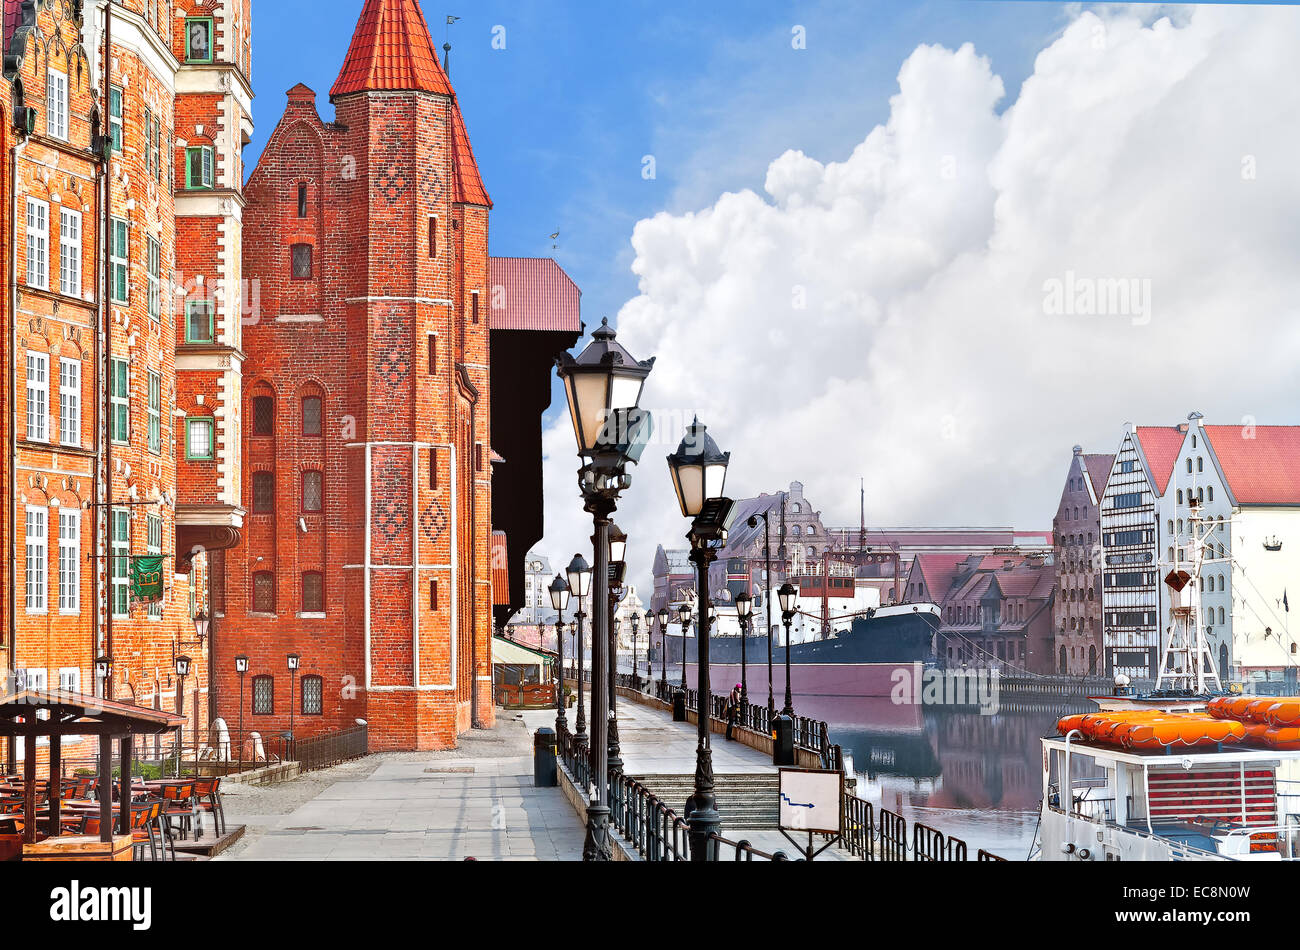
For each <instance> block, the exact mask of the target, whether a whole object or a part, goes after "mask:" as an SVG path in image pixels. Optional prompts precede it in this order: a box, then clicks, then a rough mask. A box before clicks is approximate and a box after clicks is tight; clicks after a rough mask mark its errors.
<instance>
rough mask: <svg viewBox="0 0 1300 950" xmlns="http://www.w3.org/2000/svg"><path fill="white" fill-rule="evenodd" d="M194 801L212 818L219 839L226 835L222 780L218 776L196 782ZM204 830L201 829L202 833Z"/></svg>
mask: <svg viewBox="0 0 1300 950" xmlns="http://www.w3.org/2000/svg"><path fill="white" fill-rule="evenodd" d="M194 801H195V803H196V804H197V805H198V807H199V808H201V809H202V810H203V811H205V812H207V813H208V814H210V815H211V816H212V826H213V827H214V828H215V829H216V834H217V837H218V838H220V837H221V836H222V835H223V834H225V833H226V809H225V807H224V806H223V805H222V803H221V779H220V778H218V777H217V776H215V775H214V776H212V777H211V778H200V779H195V780H194ZM201 830H202V828H201V827H200V831H201Z"/></svg>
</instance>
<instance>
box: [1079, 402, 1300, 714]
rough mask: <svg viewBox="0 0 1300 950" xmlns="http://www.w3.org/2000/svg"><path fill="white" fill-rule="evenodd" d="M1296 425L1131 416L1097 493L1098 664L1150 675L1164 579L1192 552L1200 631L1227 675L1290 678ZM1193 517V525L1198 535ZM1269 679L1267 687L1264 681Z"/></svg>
mask: <svg viewBox="0 0 1300 950" xmlns="http://www.w3.org/2000/svg"><path fill="white" fill-rule="evenodd" d="M1297 470H1300V427H1298V426H1268V425H1255V424H1253V423H1250V424H1244V425H1206V424H1205V423H1204V420H1203V417H1202V416H1201V414H1200V413H1199V412H1192V413H1189V415H1188V417H1187V422H1185V423H1180V424H1178V425H1174V426H1146V427H1136V428H1135V427H1132V426H1130V427H1128V428H1127V431H1126V432H1125V434H1124V438H1123V440H1122V441H1121V443H1120V449H1119V453H1118V455H1117V456H1116V459H1115V463H1114V465H1113V467H1112V470H1111V475H1110V481H1109V482H1108V483H1107V488H1106V493H1105V498H1104V501H1103V506H1102V512H1101V520H1102V544H1103V554H1104V558H1105V568H1104V572H1103V574H1104V581H1103V595H1102V597H1103V614H1102V620H1103V627H1102V629H1103V637H1104V644H1105V657H1106V663H1107V669H1106V672H1107V673H1108V674H1109V673H1124V674H1127V675H1128V676H1130V677H1132V678H1135V679H1154V678H1155V676H1156V674H1157V672H1158V668H1159V663H1160V660H1161V656H1162V653H1163V648H1164V646H1165V645H1166V644H1167V642H1168V637H1169V631H1170V628H1171V626H1172V624H1173V614H1172V611H1173V607H1174V603H1173V598H1172V596H1171V593H1170V589H1169V587H1168V586H1167V585H1166V584H1165V583H1164V578H1165V577H1166V576H1167V575H1168V574H1169V572H1171V571H1173V570H1177V569H1182V568H1184V567H1186V566H1188V563H1189V562H1191V561H1193V560H1194V558H1193V555H1194V553H1195V547H1194V545H1195V544H1197V543H1200V544H1202V545H1203V562H1202V567H1201V575H1200V577H1199V579H1198V580H1197V582H1196V583H1197V587H1198V592H1199V595H1200V609H1201V612H1200V614H1199V615H1198V617H1197V626H1198V627H1199V629H1200V630H1201V631H1202V632H1203V633H1204V634H1205V636H1206V639H1207V642H1208V644H1209V647H1210V652H1211V654H1212V655H1213V656H1214V657H1215V661H1216V665H1217V672H1218V673H1219V675H1220V676H1221V677H1222V678H1223V679H1224V680H1225V681H1227V680H1238V681H1245V682H1267V681H1270V680H1272V681H1275V682H1276V683H1277V684H1278V686H1277V687H1276V688H1280V689H1283V690H1284V691H1285V690H1287V689H1293V688H1294V684H1295V679H1296V671H1297V669H1298V668H1300V646H1298V645H1297V642H1296V640H1297V638H1296V636H1295V635H1294V634H1292V633H1291V632H1290V629H1289V628H1290V624H1289V607H1290V595H1289V590H1288V585H1289V584H1290V583H1292V582H1293V579H1294V578H1295V576H1296V574H1297V571H1300V514H1298V512H1300V482H1298V481H1297V478H1296V475H1295V473H1296V471H1297ZM1196 522H1199V533H1196V534H1194V529H1197V524H1196ZM1268 688H1273V687H1268Z"/></svg>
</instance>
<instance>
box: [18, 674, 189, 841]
mask: <svg viewBox="0 0 1300 950" xmlns="http://www.w3.org/2000/svg"><path fill="white" fill-rule="evenodd" d="M184 724H185V719H184V718H183V717H182V716H177V715H175V714H173V713H168V712H163V711H162V710H160V709H145V708H143V707H141V706H134V705H132V704H130V703H118V702H113V701H112V700H108V699H100V698H98V697H96V696H84V695H82V694H80V693H68V692H63V691H61V690H26V691H24V692H21V693H16V694H14V695H12V696H5V697H3V698H0V736H4V737H7V738H10V739H16V738H22V739H24V740H25V741H24V743H23V796H24V801H23V818H24V822H23V839H24V841H25V843H27V844H35V843H36V831H37V822H36V740H37V739H39V738H42V737H44V738H48V739H49V740H50V785H49V807H50V815H49V824H48V826H47V828H48V834H49V836H50V837H52V838H53V837H58V836H59V835H60V833H61V831H62V824H61V819H62V815H61V814H60V812H61V804H62V797H63V790H62V785H61V777H62V771H63V765H62V740H63V737H64V736H99V804H100V812H99V815H100V820H99V837H100V841H102V842H104V843H109V842H111V841H112V840H113V796H112V794H111V790H112V787H113V740H114V739H119V740H121V754H120V759H119V764H120V771H119V778H118V781H119V782H120V783H121V785H120V789H119V791H118V805H119V811H118V831H117V833H118V834H120V835H129V834H131V762H132V756H131V749H132V743H133V740H134V738H135V737H136V736H161V735H164V734H166V733H168V732H175V731H176V730H177V729H179V728H180V727H181V726H183V725H184Z"/></svg>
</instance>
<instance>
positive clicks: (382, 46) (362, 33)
mask: <svg viewBox="0 0 1300 950" xmlns="http://www.w3.org/2000/svg"><path fill="white" fill-rule="evenodd" d="M380 90H416V91H420V92H438V93H442V94H443V95H448V96H449V95H451V84H450V83H449V82H448V81H447V74H446V73H444V72H443V71H442V66H441V65H439V63H438V54H437V52H436V51H435V50H434V48H433V40H432V39H430V37H429V26H428V24H427V23H425V21H424V14H423V13H421V12H420V4H419V2H418V0H366V5H365V7H364V8H363V9H362V10H361V18H360V19H359V20H358V21H357V29H356V32H355V33H354V34H353V36H352V45H351V47H349V48H348V55H347V58H345V59H344V60H343V69H342V70H340V71H339V78H338V79H337V80H335V82H334V88H332V89H331V90H330V99H331V100H333V99H337V98H338V97H339V96H347V95H352V94H353V93H358V92H374V91H380Z"/></svg>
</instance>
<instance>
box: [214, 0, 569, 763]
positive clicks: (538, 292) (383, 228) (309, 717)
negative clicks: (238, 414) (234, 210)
mask: <svg viewBox="0 0 1300 950" xmlns="http://www.w3.org/2000/svg"><path fill="white" fill-rule="evenodd" d="M330 101H331V102H332V103H333V105H334V108H335V120H334V121H332V122H327V121H325V120H323V119H322V118H321V116H320V114H319V112H318V110H317V104H316V94H315V93H314V92H313V91H312V90H311V89H309V88H307V87H306V86H304V85H301V84H300V85H297V86H295V87H294V88H293V89H291V90H289V93H288V105H287V108H286V110H285V113H284V115H283V117H282V118H281V119H280V121H279V123H278V125H277V126H276V129H275V131H274V132H273V133H272V134H271V137H270V139H269V141H268V143H267V146H266V149H265V151H264V152H263V153H262V156H261V159H260V160H259V162H258V165H257V168H256V169H255V170H254V171H253V173H252V176H251V178H250V179H249V183H248V187H247V190H246V197H247V207H246V209H245V212H244V218H245V222H246V231H245V239H244V243H243V260H244V271H245V277H246V279H248V280H250V281H255V282H256V283H257V284H258V286H260V293H261V297H260V305H259V307H258V308H257V309H256V312H255V313H254V314H253V315H252V316H251V317H250V319H249V320H248V321H247V325H246V327H245V331H244V350H245V352H246V353H247V354H248V355H247V359H246V362H245V364H244V372H243V378H244V386H243V401H242V418H243V428H242V432H243V445H244V467H243V473H242V476H243V484H242V491H243V507H244V508H245V509H246V510H247V514H246V515H245V519H244V521H245V523H244V543H243V544H242V545H241V547H240V548H238V549H236V550H235V551H234V552H232V553H231V555H230V556H229V557H228V558H227V571H226V578H225V590H224V594H225V597H224V604H225V610H224V617H223V623H222V631H221V640H220V643H219V654H218V657H217V666H216V668H217V669H218V670H219V679H220V682H221V685H222V687H223V692H222V695H223V696H225V697H227V698H229V697H230V696H231V695H232V690H233V691H235V694H236V695H237V690H238V682H237V679H236V676H235V673H234V663H233V657H234V656H236V655H237V654H244V655H246V656H248V657H249V670H248V674H247V675H248V683H247V687H248V688H247V691H246V697H247V698H246V702H247V704H248V705H247V706H246V708H245V709H244V723H245V727H246V728H249V729H257V730H259V731H261V732H263V733H265V732H268V731H281V730H284V729H287V728H288V726H289V721H290V715H291V708H292V715H293V718H294V728H295V731H296V732H297V733H298V734H299V735H305V734H311V733H316V732H322V731H329V730H332V729H337V728H341V727H346V726H348V725H350V724H352V723H353V722H355V721H356V720H358V719H361V720H365V721H366V722H367V723H368V724H369V728H370V744H371V748H372V749H375V750H381V749H429V748H446V747H450V746H453V745H454V744H455V743H456V737H457V735H458V734H459V733H461V732H463V731H465V730H467V729H469V728H470V727H471V726H472V725H477V724H484V725H486V724H490V723H491V721H492V717H493V705H492V691H491V636H492V628H493V613H494V607H495V608H496V613H497V621H498V623H504V622H505V620H506V619H508V617H509V615H510V614H511V613H512V612H513V609H519V608H522V607H523V606H524V603H523V598H524V585H523V579H524V570H523V558H524V555H525V554H526V552H527V550H528V548H529V547H530V546H531V545H532V543H533V542H534V541H536V540H537V539H538V538H539V537H540V535H541V515H540V507H541V443H540V415H541V412H542V411H543V410H544V409H545V408H546V406H547V405H548V404H549V401H550V392H549V378H550V376H549V374H550V370H551V366H552V363H553V358H554V355H555V353H556V352H558V350H559V349H563V348H565V347H567V346H569V345H571V344H572V343H573V342H575V341H576V339H577V337H578V335H579V333H580V331H581V323H580V320H579V317H578V294H577V288H576V287H574V286H573V285H572V281H570V280H568V278H567V275H564V274H563V271H560V270H559V268H558V267H557V266H555V265H554V262H545V263H538V262H531V263H529V262H522V263H519V264H518V265H517V266H509V265H505V264H502V265H500V266H496V265H494V264H493V262H491V261H490V260H489V257H488V217H489V212H490V211H491V208H492V203H491V200H490V198H489V196H488V193H487V191H486V189H485V188H484V185H483V181H482V178H481V177H480V174H479V170H478V166H477V164H476V162H475V158H474V152H473V150H472V148H471V146H470V140H469V136H468V134H467V131H466V124H465V121H464V119H463V117H462V114H461V107H460V103H459V101H458V99H457V96H456V93H455V91H454V90H453V88H452V86H451V84H450V82H449V81H448V78H447V75H446V73H445V72H444V71H443V68H442V66H441V65H440V64H439V62H438V58H437V55H436V52H435V50H434V46H433V42H432V40H431V39H430V36H429V31H428V27H427V24H426V22H425V20H424V17H423V15H422V14H421V11H420V7H419V4H418V3H416V2H415V0H366V3H365V5H364V7H363V9H362V11H361V15H360V20H359V22H358V24H357V27H356V32H355V34H354V36H353V39H352V43H351V46H350V48H349V50H348V52H347V56H346V58H345V60H344V62H343V66H342V68H341V70H340V72H339V75H338V79H337V81H336V82H335V83H334V85H333V87H332V89H331V90H330ZM498 349H499V350H500V351H501V356H500V359H498V355H497V353H496V352H494V351H497V350H498ZM498 378H501V379H504V380H505V382H504V383H502V384H501V388H502V389H505V390H507V394H509V390H510V388H511V387H515V389H516V392H515V394H514V396H513V398H510V399H507V400H504V401H503V400H501V399H499V398H498V396H497V395H496V390H497V389H498V386H497V385H496V382H497V379H498ZM494 469H496V471H497V474H495V475H494ZM507 474H508V477H509V478H510V480H511V481H510V490H509V491H508V492H507V493H506V494H507V496H508V497H507V498H506V499H504V500H503V502H502V503H500V504H498V503H497V502H495V501H494V495H495V494H496V493H495V492H494V490H493V488H494V479H495V478H502V479H505V478H506V477H507ZM494 529H504V531H505V537H504V538H503V537H502V536H501V534H500V533H497V534H496V536H495V538H494ZM494 550H495V551H496V552H497V557H496V558H494V557H493V556H492V555H493V551H494ZM503 551H504V552H506V554H505V557H506V558H507V560H508V561H509V569H508V570H505V569H503V567H504V565H501V564H498V563H496V562H497V561H499V560H500V559H501V552H503ZM516 588H517V589H516ZM512 592H513V593H512ZM512 608H513V609H512ZM290 653H296V654H298V655H299V656H300V657H301V667H300V669H299V671H298V672H297V674H296V677H291V676H290V673H289V671H288V668H287V664H286V659H285V658H286V656H287V655H289V654H290ZM295 687H296V692H295V693H294V695H293V696H292V697H291V696H290V691H291V690H294V689H295ZM291 704H292V706H291ZM222 709H223V712H224V713H225V716H226V719H227V721H228V722H229V721H230V720H231V719H232V718H233V716H234V715H235V714H236V713H237V709H235V708H232V707H231V706H230V705H229V704H228V703H227V704H226V705H223V707H222Z"/></svg>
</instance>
